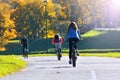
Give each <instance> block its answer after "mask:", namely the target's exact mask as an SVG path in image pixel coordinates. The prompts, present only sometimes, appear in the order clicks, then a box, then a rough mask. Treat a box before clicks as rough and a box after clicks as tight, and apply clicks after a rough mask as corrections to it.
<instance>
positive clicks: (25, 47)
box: [21, 36, 28, 54]
mask: <svg viewBox="0 0 120 80" xmlns="http://www.w3.org/2000/svg"><path fill="white" fill-rule="evenodd" d="M21 44H22V46H23V54H25V51H27V52H28V39H27V37H26V36H23V38H22V39H21Z"/></svg>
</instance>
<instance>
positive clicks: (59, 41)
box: [52, 34, 62, 56]
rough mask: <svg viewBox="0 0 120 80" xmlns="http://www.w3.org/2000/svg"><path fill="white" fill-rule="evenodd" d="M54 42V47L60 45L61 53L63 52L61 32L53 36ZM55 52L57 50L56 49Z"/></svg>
mask: <svg viewBox="0 0 120 80" xmlns="http://www.w3.org/2000/svg"><path fill="white" fill-rule="evenodd" d="M52 44H53V45H54V48H56V47H58V48H59V49H60V53H61V44H62V37H60V35H59V34H55V35H54V38H52ZM55 52H56V50H55ZM61 56H62V55H61Z"/></svg>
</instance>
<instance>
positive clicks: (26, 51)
mask: <svg viewBox="0 0 120 80" xmlns="http://www.w3.org/2000/svg"><path fill="white" fill-rule="evenodd" d="M28 53H29V50H28V49H27V48H24V53H23V57H24V58H28Z"/></svg>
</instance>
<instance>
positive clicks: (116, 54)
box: [80, 52, 120, 58]
mask: <svg viewBox="0 0 120 80" xmlns="http://www.w3.org/2000/svg"><path fill="white" fill-rule="evenodd" d="M80 56H97V57H112V58H120V52H108V53H81V54H80Z"/></svg>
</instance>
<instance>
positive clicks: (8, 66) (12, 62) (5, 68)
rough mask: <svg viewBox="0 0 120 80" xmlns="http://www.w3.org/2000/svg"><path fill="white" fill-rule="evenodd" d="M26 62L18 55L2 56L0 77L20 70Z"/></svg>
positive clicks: (0, 58)
mask: <svg viewBox="0 0 120 80" xmlns="http://www.w3.org/2000/svg"><path fill="white" fill-rule="evenodd" d="M26 64H27V63H26V62H24V61H23V60H21V59H20V58H18V57H16V56H0V78H1V77H3V76H6V75H7V74H11V73H13V72H18V71H20V70H21V69H22V68H24V67H25V66H26Z"/></svg>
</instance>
